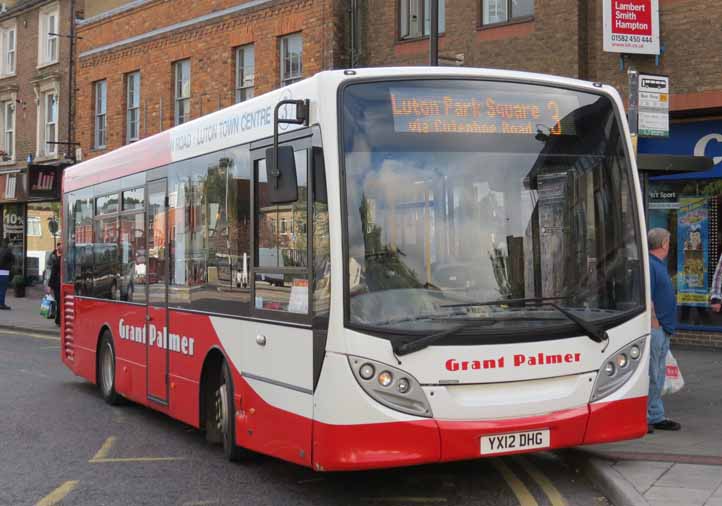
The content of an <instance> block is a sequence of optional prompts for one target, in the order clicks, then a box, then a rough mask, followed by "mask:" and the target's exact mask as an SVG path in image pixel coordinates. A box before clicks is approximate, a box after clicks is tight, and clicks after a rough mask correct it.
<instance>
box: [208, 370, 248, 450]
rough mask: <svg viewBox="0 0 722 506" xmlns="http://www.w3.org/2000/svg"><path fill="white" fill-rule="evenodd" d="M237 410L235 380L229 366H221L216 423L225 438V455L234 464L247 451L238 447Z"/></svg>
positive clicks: (216, 401) (216, 404)
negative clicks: (234, 391)
mask: <svg viewBox="0 0 722 506" xmlns="http://www.w3.org/2000/svg"><path fill="white" fill-rule="evenodd" d="M234 413H235V408H234V405H233V379H232V377H231V370H230V369H229V368H228V364H227V363H226V362H225V361H224V362H223V365H222V366H221V371H220V378H219V385H218V389H217V390H216V395H215V421H216V427H217V428H218V431H219V432H220V433H221V435H222V437H223V453H224V454H225V456H226V458H227V459H228V460H230V461H232V462H237V461H239V460H241V459H242V458H243V457H244V456H245V450H244V449H243V448H241V447H240V446H238V445H236V424H235V416H234Z"/></svg>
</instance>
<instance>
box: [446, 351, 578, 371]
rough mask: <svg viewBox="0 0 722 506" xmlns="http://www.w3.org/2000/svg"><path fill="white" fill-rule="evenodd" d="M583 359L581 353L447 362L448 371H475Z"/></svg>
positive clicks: (522, 355)
mask: <svg viewBox="0 0 722 506" xmlns="http://www.w3.org/2000/svg"><path fill="white" fill-rule="evenodd" d="M581 359H582V354H581V353H551V354H549V353H542V352H539V353H537V354H536V355H525V354H523V353H516V354H514V355H513V356H512V358H511V360H506V357H505V356H503V355H502V356H500V357H498V358H488V359H483V360H457V359H455V358H450V359H449V360H447V361H446V364H445V366H446V370H447V371H470V370H472V371H475V370H480V369H503V368H505V367H507V366H511V367H539V366H548V365H558V364H574V363H578V362H580V361H581Z"/></svg>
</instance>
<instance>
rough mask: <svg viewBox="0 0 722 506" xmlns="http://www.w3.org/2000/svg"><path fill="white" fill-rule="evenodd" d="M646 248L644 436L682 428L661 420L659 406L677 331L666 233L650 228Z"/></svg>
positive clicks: (663, 419) (663, 417) (660, 408)
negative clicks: (648, 322)
mask: <svg viewBox="0 0 722 506" xmlns="http://www.w3.org/2000/svg"><path fill="white" fill-rule="evenodd" d="M647 243H648V245H649V285H650V289H651V292H652V305H653V310H654V311H653V313H652V342H651V343H650V344H651V346H650V350H651V356H650V357H649V398H648V399H647V429H648V430H647V432H649V433H651V432H654V429H659V430H679V429H680V428H681V427H682V426H681V425H680V424H679V423H677V422H674V421H672V420H669V419H667V418H665V416H664V404H663V403H662V388H663V387H664V377H665V369H666V367H665V364H666V358H667V352H668V351H669V339H670V337H671V336H672V334H674V331H675V330H676V329H677V301H676V299H675V295H674V288H673V287H672V280H671V279H670V277H669V273H668V272H667V264H666V263H665V261H664V260H665V259H666V258H667V255H668V254H669V232H668V231H667V230H665V229H663V228H653V229H652V230H650V231H649V232H647Z"/></svg>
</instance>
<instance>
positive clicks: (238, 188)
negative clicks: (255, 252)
mask: <svg viewBox="0 0 722 506" xmlns="http://www.w3.org/2000/svg"><path fill="white" fill-rule="evenodd" d="M250 179H251V170H250V159H249V152H248V149H247V148H232V149H227V150H224V151H220V152H217V153H213V154H210V155H206V156H202V157H199V158H195V159H192V160H187V161H184V162H179V163H175V164H173V165H171V166H170V167H169V192H168V195H169V205H170V209H169V219H170V223H169V237H170V244H171V266H170V281H169V288H168V304H169V306H171V307H186V308H192V309H196V310H202V311H210V312H214V313H222V314H244V313H245V312H246V311H247V307H248V304H249V302H250V291H249V279H248V272H249V268H250V265H249V263H250V197H251V196H250V191H251V185H250V184H251V183H250Z"/></svg>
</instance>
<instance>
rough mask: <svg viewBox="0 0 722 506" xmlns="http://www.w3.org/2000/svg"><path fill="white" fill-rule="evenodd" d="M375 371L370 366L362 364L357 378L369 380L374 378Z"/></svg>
mask: <svg viewBox="0 0 722 506" xmlns="http://www.w3.org/2000/svg"><path fill="white" fill-rule="evenodd" d="M375 372H376V370H375V369H374V366H372V365H371V364H364V365H362V366H361V369H359V372H358V373H359V376H361V377H362V378H363V379H365V380H370V379H371V378H373V377H374V373H375Z"/></svg>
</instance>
